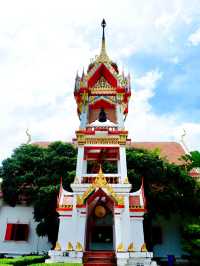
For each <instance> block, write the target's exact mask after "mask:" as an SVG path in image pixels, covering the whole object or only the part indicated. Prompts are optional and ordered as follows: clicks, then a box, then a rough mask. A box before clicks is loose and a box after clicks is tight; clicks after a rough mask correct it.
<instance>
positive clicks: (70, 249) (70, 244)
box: [66, 242, 73, 251]
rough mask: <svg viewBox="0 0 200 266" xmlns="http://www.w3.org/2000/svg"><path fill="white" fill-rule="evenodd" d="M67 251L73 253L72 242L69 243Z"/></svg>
mask: <svg viewBox="0 0 200 266" xmlns="http://www.w3.org/2000/svg"><path fill="white" fill-rule="evenodd" d="M66 250H67V251H72V250H73V246H72V243H71V242H68V243H67V248H66Z"/></svg>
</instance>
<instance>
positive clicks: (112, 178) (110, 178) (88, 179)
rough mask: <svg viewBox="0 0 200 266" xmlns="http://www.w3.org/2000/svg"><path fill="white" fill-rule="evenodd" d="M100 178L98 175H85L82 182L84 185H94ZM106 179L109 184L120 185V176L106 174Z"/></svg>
mask: <svg viewBox="0 0 200 266" xmlns="http://www.w3.org/2000/svg"><path fill="white" fill-rule="evenodd" d="M97 176H98V174H85V175H84V176H83V177H82V181H81V183H82V184H92V183H93V182H94V181H95V179H96V177H97ZM104 176H105V178H106V181H107V182H108V183H109V184H118V183H119V178H120V176H119V174H104Z"/></svg>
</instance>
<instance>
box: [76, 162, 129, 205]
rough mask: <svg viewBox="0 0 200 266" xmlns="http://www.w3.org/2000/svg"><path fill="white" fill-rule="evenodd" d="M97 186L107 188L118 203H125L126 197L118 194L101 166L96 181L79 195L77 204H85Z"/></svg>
mask: <svg viewBox="0 0 200 266" xmlns="http://www.w3.org/2000/svg"><path fill="white" fill-rule="evenodd" d="M97 188H105V189H106V190H107V192H108V194H109V195H110V196H111V197H112V198H113V199H114V200H115V201H116V202H117V204H118V205H124V197H123V196H121V195H117V194H116V192H115V191H114V189H113V188H112V186H111V185H110V184H108V182H107V181H106V178H105V176H104V174H103V172H102V169H101V167H100V170H99V174H98V175H97V177H96V178H95V181H94V182H93V183H92V184H91V185H90V186H89V188H88V189H87V190H86V191H85V192H84V193H83V195H82V196H80V195H77V205H84V203H85V200H86V199H87V198H88V196H89V195H90V194H91V193H92V192H93V191H94V190H95V189H97Z"/></svg>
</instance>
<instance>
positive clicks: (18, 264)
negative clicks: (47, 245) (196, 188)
mask: <svg viewBox="0 0 200 266" xmlns="http://www.w3.org/2000/svg"><path fill="white" fill-rule="evenodd" d="M45 258H46V257H44V256H24V257H22V256H20V257H16V258H3V259H0V265H4V266H5V265H9V266H11V265H13V266H26V265H29V264H34V263H40V262H44V261H45Z"/></svg>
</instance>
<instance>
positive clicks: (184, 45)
mask: <svg viewBox="0 0 200 266" xmlns="http://www.w3.org/2000/svg"><path fill="white" fill-rule="evenodd" d="M103 17H104V18H105V19H106V21H107V27H106V43H107V50H108V54H109V56H110V57H111V58H112V59H113V60H115V61H116V62H117V63H118V65H119V68H120V69H121V70H122V69H124V71H125V73H128V72H130V74H131V80H132V94H133V96H132V98H131V101H130V106H129V116H128V118H127V122H126V128H127V129H128V130H129V135H130V137H131V138H132V140H133V141H134V140H135V141H178V142H180V139H181V135H182V134H183V130H186V132H187V135H186V137H185V142H186V144H187V146H188V148H189V149H190V150H196V149H198V150H200V141H199V140H200V124H199V120H200V101H199V99H200V89H199V84H200V60H199V58H200V1H199V0H190V1H188V0H159V1H158V0H148V1H147V0H124V1H118V0H115V1H114V0H110V1H106V0H102V1H97V0H85V1H78V0H74V1H64V0H60V1H56V0H48V1H47V0H42V1H38V0H35V1H33V0H29V1H25V0H18V1H14V0H13V1H12V0H7V1H3V0H0V90H1V97H0V121H1V128H0V147H1V153H0V160H3V159H4V158H6V157H7V156H9V155H10V154H11V152H12V150H13V149H14V148H15V147H17V146H19V145H20V144H22V143H25V142H26V140H27V136H26V134H25V131H26V129H27V128H29V131H30V133H31V135H32V141H33V142H34V141H38V140H51V141H53V140H63V141H70V140H71V139H72V138H73V137H74V131H75V130H76V129H77V128H78V125H79V121H78V118H77V115H76V105H75V101H74V99H73V87H74V78H75V75H76V71H77V70H78V71H79V73H81V72H82V69H83V67H84V68H85V69H86V68H87V65H88V64H89V62H90V59H91V58H93V57H94V56H95V55H96V54H98V53H99V47H100V40H101V27H100V23H101V20H102V18H103Z"/></svg>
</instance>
